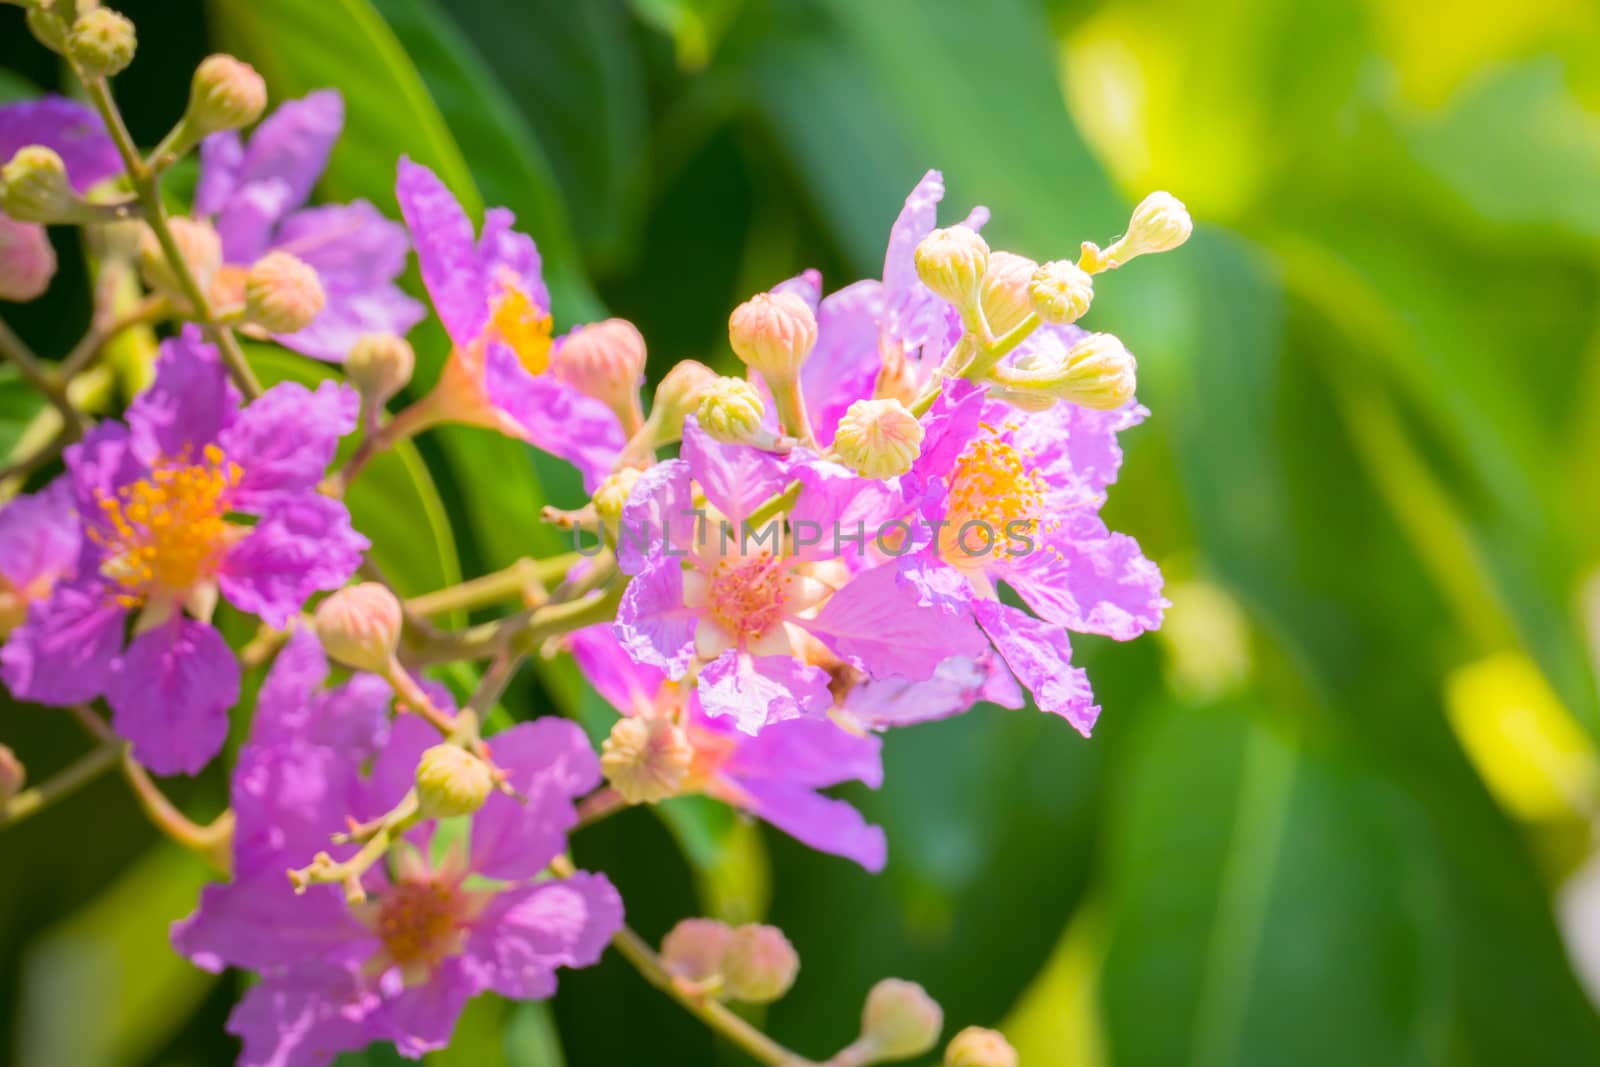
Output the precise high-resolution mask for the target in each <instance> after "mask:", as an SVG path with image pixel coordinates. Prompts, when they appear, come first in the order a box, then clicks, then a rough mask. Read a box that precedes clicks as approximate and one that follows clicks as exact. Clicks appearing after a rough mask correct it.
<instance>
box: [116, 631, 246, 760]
mask: <svg viewBox="0 0 1600 1067" xmlns="http://www.w3.org/2000/svg"><path fill="white" fill-rule="evenodd" d="M238 699H239V661H238V660H236V659H234V656H233V651H232V650H231V649H229V648H228V643H227V642H226V641H224V640H223V639H222V635H221V634H219V633H217V631H216V630H214V629H212V628H211V627H210V626H209V625H207V624H206V623H203V622H195V621H194V620H193V619H188V618H184V617H182V616H179V617H176V618H174V619H172V620H171V621H169V622H166V623H164V624H162V625H161V626H158V627H156V628H155V629H153V630H149V631H147V632H145V633H142V634H140V635H139V636H137V637H135V638H134V639H133V641H132V642H131V643H130V644H129V645H128V648H127V651H126V652H124V653H123V655H122V659H121V661H120V662H119V663H118V664H117V667H116V670H115V672H114V673H113V675H112V677H111V680H110V682H109V683H108V684H107V686H106V702H107V703H108V704H110V705H111V712H112V714H111V726H112V728H113V729H115V730H116V731H117V733H119V734H121V735H122V736H123V737H126V738H127V739H128V740H129V741H131V742H133V755H134V757H135V758H136V759H138V761H139V762H140V763H142V764H144V765H145V766H146V767H148V768H149V769H150V770H151V771H153V772H155V773H156V774H196V773H198V772H199V771H200V769H201V768H202V767H204V766H205V765H206V764H207V763H210V762H211V757H213V756H215V755H216V754H217V753H218V752H220V751H222V742H223V741H225V740H226V739H227V737H228V709H229V708H231V707H233V705H234V703H235V702H236V701H237V700H238Z"/></svg>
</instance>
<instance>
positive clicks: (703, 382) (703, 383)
mask: <svg viewBox="0 0 1600 1067" xmlns="http://www.w3.org/2000/svg"><path fill="white" fill-rule="evenodd" d="M716 380H717V372H716V371H714V370H712V369H711V368H710V367H708V366H706V365H705V364H704V363H699V362H696V361H695V360H692V359H686V360H683V361H682V362H680V363H678V364H677V365H676V366H674V367H673V368H672V369H671V370H669V371H667V373H666V375H665V376H664V377H663V378H662V379H661V384H660V385H657V386H656V397H655V401H654V402H653V403H652V404H651V405H650V421H651V423H652V424H653V425H654V428H655V442H654V443H655V444H657V445H664V444H668V443H669V442H672V441H676V440H677V439H678V438H680V437H682V436H683V419H684V416H686V415H688V414H689V413H690V412H692V411H694V410H695V408H697V407H699V406H700V395H701V394H702V393H703V392H705V390H706V388H707V387H708V386H710V385H711V383H712V382H715V381H716Z"/></svg>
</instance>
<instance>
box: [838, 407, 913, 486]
mask: <svg viewBox="0 0 1600 1067" xmlns="http://www.w3.org/2000/svg"><path fill="white" fill-rule="evenodd" d="M833 450H834V452H835V453H836V454H837V455H838V457H839V460H840V462H842V463H844V464H845V465H846V466H848V467H851V468H853V469H854V470H855V471H856V472H857V473H859V474H861V475H863V476H865V477H868V478H893V477H895V476H896V475H899V474H904V473H905V472H906V471H908V470H910V469H911V464H912V463H914V462H916V459H917V456H918V455H919V454H920V453H921V451H922V423H920V422H918V421H917V417H916V416H915V415H913V414H911V412H910V411H908V410H907V409H906V406H905V405H904V404H902V403H900V401H898V400H893V399H883V400H857V401H856V402H855V403H853V404H851V405H850V408H849V410H847V411H846V412H845V413H844V415H843V417H841V418H840V419H839V428H838V429H837V430H835V431H834V434H833Z"/></svg>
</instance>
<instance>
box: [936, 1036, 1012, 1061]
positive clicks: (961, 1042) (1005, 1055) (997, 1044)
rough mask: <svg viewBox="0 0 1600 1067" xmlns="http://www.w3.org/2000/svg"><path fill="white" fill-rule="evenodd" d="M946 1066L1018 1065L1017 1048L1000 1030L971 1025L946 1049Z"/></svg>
mask: <svg viewBox="0 0 1600 1067" xmlns="http://www.w3.org/2000/svg"><path fill="white" fill-rule="evenodd" d="M944 1067H1017V1050H1016V1049H1014V1048H1012V1047H1011V1042H1009V1041H1007V1040H1006V1038H1005V1035H1004V1034H1002V1033H1000V1031H998V1030H985V1029H984V1028H983V1027H981V1026H969V1027H967V1028H966V1029H965V1030H963V1031H961V1032H960V1033H959V1034H957V1035H956V1036H955V1037H954V1038H953V1039H952V1040H951V1042H950V1044H949V1046H948V1047H946V1048H945V1050H944Z"/></svg>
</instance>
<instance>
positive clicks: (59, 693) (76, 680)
mask: <svg viewBox="0 0 1600 1067" xmlns="http://www.w3.org/2000/svg"><path fill="white" fill-rule="evenodd" d="M126 617H127V612H126V611H124V610H123V609H122V608H121V607H120V606H118V604H117V603H116V602H115V601H114V600H112V599H111V597H110V594H108V593H107V592H106V591H105V589H104V588H102V587H101V586H100V584H99V583H98V582H89V583H86V584H83V585H68V586H58V587H57V588H56V590H55V592H54V593H53V594H52V595H51V596H50V597H49V598H48V599H46V600H45V601H43V602H42V603H39V604H35V605H33V606H32V607H31V608H30V609H29V610H28V618H27V621H26V622H24V623H23V624H22V625H21V626H20V627H18V628H17V629H16V630H14V631H12V633H11V636H10V638H8V639H7V641H6V643H5V645H4V647H0V677H3V678H4V679H5V683H6V686H7V688H9V689H10V690H11V695H12V696H14V697H16V698H17V699H18V700H27V701H31V702H33V703H35V704H52V705H65V704H81V703H83V702H84V701H87V700H93V699H94V698H95V697H97V696H99V695H100V694H101V693H102V692H104V691H105V688H106V686H107V684H108V683H109V682H110V680H111V675H112V671H113V669H114V667H115V664H116V658H117V654H118V653H119V652H120V651H121V650H122V630H123V620H124V619H125V618H126Z"/></svg>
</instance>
